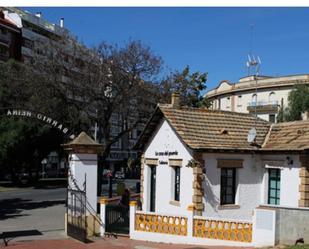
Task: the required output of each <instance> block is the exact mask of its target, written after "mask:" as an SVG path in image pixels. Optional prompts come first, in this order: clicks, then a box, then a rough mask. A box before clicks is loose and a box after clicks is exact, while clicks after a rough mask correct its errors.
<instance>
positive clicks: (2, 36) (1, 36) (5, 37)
mask: <svg viewBox="0 0 309 249" xmlns="http://www.w3.org/2000/svg"><path fill="white" fill-rule="evenodd" d="M0 42H2V43H5V44H7V45H8V44H9V43H10V36H9V35H8V34H6V35H5V34H1V33H0Z"/></svg>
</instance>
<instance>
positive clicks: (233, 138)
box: [160, 106, 270, 150]
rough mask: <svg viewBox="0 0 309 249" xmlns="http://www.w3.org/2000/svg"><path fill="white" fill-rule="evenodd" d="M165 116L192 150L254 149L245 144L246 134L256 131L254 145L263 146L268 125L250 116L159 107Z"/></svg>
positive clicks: (206, 110) (197, 109) (196, 109)
mask: <svg viewBox="0 0 309 249" xmlns="http://www.w3.org/2000/svg"><path fill="white" fill-rule="evenodd" d="M160 109H161V111H162V112H163V114H164V116H165V117H166V118H167V120H168V121H169V122H170V124H171V125H172V126H173V128H174V129H175V131H176V132H177V133H178V134H179V135H180V136H181V138H182V139H183V141H184V142H185V143H186V144H187V145H188V146H189V147H190V148H192V149H223V150H225V149H228V150H252V149H257V147H256V146H252V145H250V144H249V143H248V142H247V136H248V132H249V130H250V129H251V128H253V127H255V125H256V130H257V137H256V144H258V145H262V144H263V142H264V139H265V137H266V135H267V133H268V130H269V127H270V124H269V123H268V122H266V121H264V120H262V119H259V118H258V119H257V120H256V124H255V118H254V117H253V116H251V115H249V114H243V113H236V112H228V111H214V110H208V109H200V108H181V109H173V108H170V107H166V106H165V107H164V106H161V107H160Z"/></svg>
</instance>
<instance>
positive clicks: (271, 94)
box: [268, 92, 276, 104]
mask: <svg viewBox="0 0 309 249" xmlns="http://www.w3.org/2000/svg"><path fill="white" fill-rule="evenodd" d="M268 100H269V103H270V104H275V102H276V101H275V93H274V92H271V93H270V94H269V97H268Z"/></svg>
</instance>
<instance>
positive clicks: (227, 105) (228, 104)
mask: <svg viewBox="0 0 309 249" xmlns="http://www.w3.org/2000/svg"><path fill="white" fill-rule="evenodd" d="M230 106H231V98H230V97H227V98H226V108H230Z"/></svg>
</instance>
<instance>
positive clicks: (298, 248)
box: [286, 245, 309, 249]
mask: <svg viewBox="0 0 309 249" xmlns="http://www.w3.org/2000/svg"><path fill="white" fill-rule="evenodd" d="M286 248H287V249H309V245H293V246H287V247H286Z"/></svg>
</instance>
